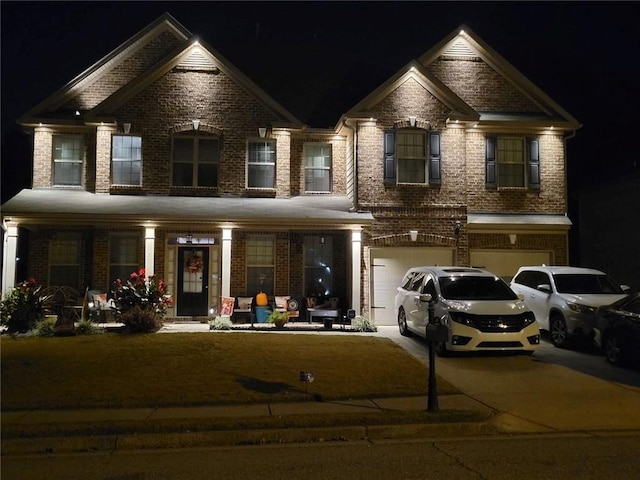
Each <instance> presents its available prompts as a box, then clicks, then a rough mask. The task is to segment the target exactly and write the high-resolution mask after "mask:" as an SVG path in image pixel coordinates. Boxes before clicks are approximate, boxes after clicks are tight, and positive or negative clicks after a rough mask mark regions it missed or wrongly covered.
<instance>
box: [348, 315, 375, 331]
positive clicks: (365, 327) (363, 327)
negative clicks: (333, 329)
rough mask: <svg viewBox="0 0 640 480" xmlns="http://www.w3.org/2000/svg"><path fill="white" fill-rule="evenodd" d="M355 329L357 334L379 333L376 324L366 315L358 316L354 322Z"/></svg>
mask: <svg viewBox="0 0 640 480" xmlns="http://www.w3.org/2000/svg"><path fill="white" fill-rule="evenodd" d="M353 329H354V330H355V331H357V332H377V331H378V327H376V322H374V321H373V320H372V319H370V318H369V317H368V316H366V315H358V316H357V317H356V318H355V319H354V321H353Z"/></svg>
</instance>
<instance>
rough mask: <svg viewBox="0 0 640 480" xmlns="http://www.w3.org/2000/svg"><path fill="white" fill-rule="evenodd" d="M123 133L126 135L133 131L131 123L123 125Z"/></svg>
mask: <svg viewBox="0 0 640 480" xmlns="http://www.w3.org/2000/svg"><path fill="white" fill-rule="evenodd" d="M122 131H123V132H124V133H126V134H128V133H129V132H130V131H131V124H130V123H123V124H122Z"/></svg>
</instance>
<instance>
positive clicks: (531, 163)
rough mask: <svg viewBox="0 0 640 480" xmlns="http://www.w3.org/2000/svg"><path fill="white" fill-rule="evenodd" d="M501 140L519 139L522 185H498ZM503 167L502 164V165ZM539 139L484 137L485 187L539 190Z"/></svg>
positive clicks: (519, 136)
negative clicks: (499, 144)
mask: <svg viewBox="0 0 640 480" xmlns="http://www.w3.org/2000/svg"><path fill="white" fill-rule="evenodd" d="M501 138H503V139H504V138H509V139H521V140H522V147H523V148H522V155H523V162H522V165H523V181H522V185H518V186H509V185H500V165H501V162H500V161H499V159H498V140H499V139H501ZM502 165H504V163H502ZM540 175H541V170H540V138H539V137H529V136H526V135H497V134H494V135H486V136H485V186H486V187H487V188H491V189H497V190H540Z"/></svg>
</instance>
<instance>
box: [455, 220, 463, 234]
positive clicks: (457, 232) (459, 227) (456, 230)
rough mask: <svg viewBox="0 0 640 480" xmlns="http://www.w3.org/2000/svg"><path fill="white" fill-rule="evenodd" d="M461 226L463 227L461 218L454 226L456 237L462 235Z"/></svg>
mask: <svg viewBox="0 0 640 480" xmlns="http://www.w3.org/2000/svg"><path fill="white" fill-rule="evenodd" d="M461 228H462V224H461V223H460V220H456V224H455V226H454V227H453V233H454V234H455V236H456V237H457V236H458V235H460V229H461Z"/></svg>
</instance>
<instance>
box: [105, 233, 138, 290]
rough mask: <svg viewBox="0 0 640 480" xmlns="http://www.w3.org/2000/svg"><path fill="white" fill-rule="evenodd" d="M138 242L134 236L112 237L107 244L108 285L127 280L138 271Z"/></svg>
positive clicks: (136, 236)
mask: <svg viewBox="0 0 640 480" xmlns="http://www.w3.org/2000/svg"><path fill="white" fill-rule="evenodd" d="M139 247H140V241H139V238H138V235H136V234H122V235H112V236H111V238H110V242H109V284H111V282H114V281H116V280H117V279H120V280H122V281H125V280H127V279H128V278H129V277H130V276H131V274H132V273H133V272H137V271H138V270H139V268H140V267H139V266H138V259H139V255H138V253H139Z"/></svg>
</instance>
